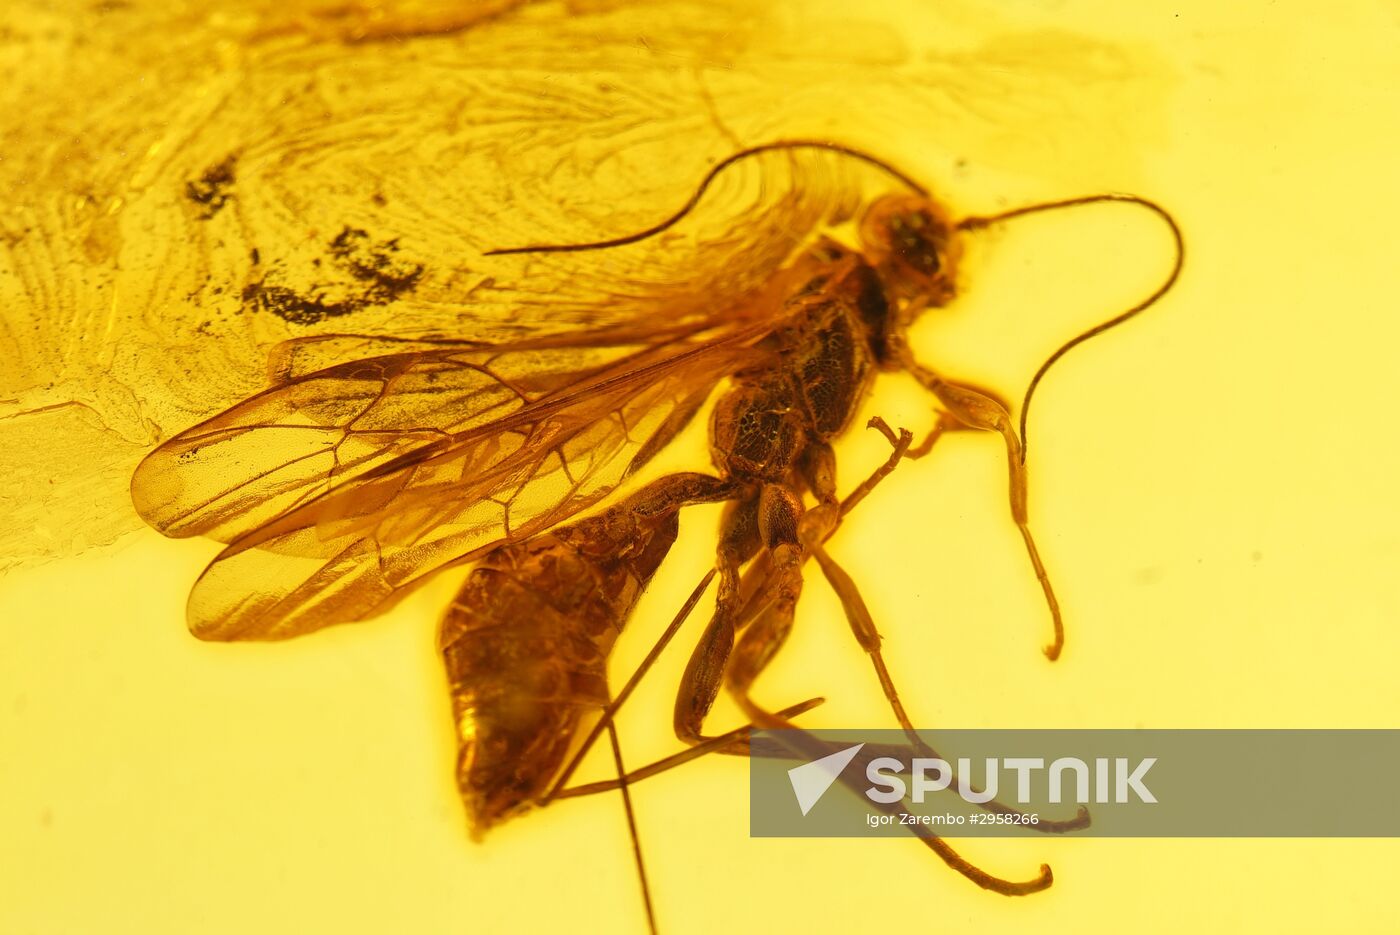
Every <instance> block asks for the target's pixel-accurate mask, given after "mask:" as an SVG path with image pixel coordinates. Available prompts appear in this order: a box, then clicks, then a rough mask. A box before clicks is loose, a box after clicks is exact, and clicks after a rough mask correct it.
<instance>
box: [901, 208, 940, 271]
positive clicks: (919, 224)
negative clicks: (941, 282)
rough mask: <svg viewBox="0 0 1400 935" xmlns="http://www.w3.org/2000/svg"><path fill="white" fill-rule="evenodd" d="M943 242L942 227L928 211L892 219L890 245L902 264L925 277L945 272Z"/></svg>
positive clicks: (903, 214)
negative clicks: (940, 250) (941, 247)
mask: <svg viewBox="0 0 1400 935" xmlns="http://www.w3.org/2000/svg"><path fill="white" fill-rule="evenodd" d="M942 239H943V228H942V225H941V224H939V223H938V221H937V220H936V219H935V218H934V217H932V216H931V215H930V214H929V213H928V212H927V211H914V212H909V213H901V214H893V215H891V216H890V246H891V247H893V248H894V252H895V255H896V256H898V257H899V259H900V261H901V262H903V263H904V264H905V265H907V266H909V267H910V268H911V269H913V270H914V271H915V272H916V273H919V274H920V275H922V276H929V277H933V276H937V275H938V273H939V272H940V271H941V270H942V269H943V258H942V256H941V255H940V253H939V248H940V246H941V240H942Z"/></svg>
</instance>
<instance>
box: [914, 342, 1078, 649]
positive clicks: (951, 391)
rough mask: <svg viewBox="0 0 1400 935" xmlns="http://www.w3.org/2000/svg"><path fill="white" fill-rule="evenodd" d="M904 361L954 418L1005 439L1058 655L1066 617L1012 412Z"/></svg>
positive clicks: (1017, 508)
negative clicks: (1038, 542) (1039, 537)
mask: <svg viewBox="0 0 1400 935" xmlns="http://www.w3.org/2000/svg"><path fill="white" fill-rule="evenodd" d="M903 363H904V367H905V369H906V370H908V371H909V373H910V374H912V375H913V377H914V379H916V380H918V381H919V382H920V383H921V384H923V386H924V388H925V389H927V390H928V391H929V392H930V393H932V394H933V395H934V396H935V397H937V399H938V401H939V402H940V403H942V404H943V406H944V407H945V408H946V409H947V410H948V414H949V415H950V416H951V417H952V418H954V419H956V420H957V421H958V422H960V423H962V424H963V425H965V426H967V427H968V428H972V429H979V430H982V431H987V432H996V433H998V434H999V435H1001V437H1002V439H1003V440H1004V441H1005V442H1006V459H1007V468H1008V470H1009V472H1010V481H1011V490H1010V495H1011V518H1012V519H1013V520H1014V521H1015V522H1016V528H1017V529H1018V530H1020V532H1021V538H1022V539H1023V540H1024V541H1025V543H1026V554H1027V555H1028V556H1029V557H1030V560H1031V565H1032V567H1033V568H1034V569H1035V577H1036V580H1038V581H1039V582H1040V589H1041V591H1043V592H1044V594H1045V602H1046V604H1047V605H1048V606H1049V608H1050V618H1051V622H1052V624H1053V626H1054V639H1053V640H1052V641H1051V643H1050V645H1049V646H1046V647H1045V649H1044V652H1045V655H1046V656H1048V657H1049V658H1050V659H1051V660H1052V661H1053V660H1055V659H1058V658H1059V656H1060V651H1061V650H1062V649H1064V645H1065V627H1064V621H1063V619H1062V618H1061V616H1060V602H1059V601H1058V600H1057V599H1056V598H1055V591H1054V589H1053V588H1052V587H1051V586H1050V576H1049V574H1048V573H1047V572H1046V571H1045V565H1044V563H1042V562H1041V560H1040V551H1039V550H1038V549H1037V548H1036V547H1035V539H1034V538H1033V537H1032V536H1031V530H1030V524H1029V521H1028V518H1027V513H1026V466H1025V463H1024V462H1023V461H1022V459H1021V441H1020V439H1019V438H1018V437H1017V435H1016V428H1015V425H1014V424H1013V423H1012V421H1011V414H1010V413H1009V412H1007V411H1006V407H1005V406H1003V405H1002V404H1001V403H999V402H997V401H996V400H995V399H993V398H992V397H991V396H990V395H988V394H987V393H984V392H982V391H980V390H976V389H973V388H972V387H970V386H965V385H962V384H958V383H952V382H949V381H948V380H945V379H943V378H942V377H940V376H939V375H938V374H936V373H934V372H933V371H932V370H929V369H927V368H925V367H922V366H920V365H919V364H918V363H916V362H915V361H914V360H913V358H912V357H910V356H909V355H908V353H907V352H906V353H905V355H904V362H903ZM938 432H939V429H937V428H936V429H935V434H934V435H932V436H931V437H930V441H929V444H930V445H932V439H934V438H936V437H937V433H938Z"/></svg>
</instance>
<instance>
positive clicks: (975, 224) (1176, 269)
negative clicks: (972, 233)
mask: <svg viewBox="0 0 1400 935" xmlns="http://www.w3.org/2000/svg"><path fill="white" fill-rule="evenodd" d="M1106 201H1117V202H1124V203H1127V204H1135V205H1139V206H1141V207H1144V208H1146V209H1148V210H1149V211H1151V212H1153V213H1154V214H1156V215H1157V216H1158V217H1160V218H1161V219H1162V220H1163V221H1165V222H1166V224H1167V227H1168V228H1169V229H1170V230H1171V234H1172V241H1173V242H1174V243H1175V245H1176V260H1175V261H1174V262H1173V263H1172V269H1171V272H1170V273H1168V274H1167V278H1166V279H1165V280H1164V281H1163V282H1162V284H1161V285H1160V286H1158V287H1157V288H1156V290H1154V291H1153V293H1152V294H1151V295H1149V296H1148V297H1147V298H1145V299H1143V300H1142V301H1141V302H1139V303H1137V304H1136V305H1134V306H1133V307H1132V308H1130V309H1128V310H1127V311H1126V312H1123V313H1122V314H1119V315H1116V316H1114V317H1113V318H1110V319H1109V320H1108V321H1106V322H1104V323H1103V324H1099V325H1095V326H1094V327H1092V328H1090V329H1089V330H1088V331H1085V332H1083V333H1082V334H1079V335H1076V336H1075V337H1073V338H1071V339H1070V340H1068V341H1066V342H1065V343H1064V344H1062V345H1060V347H1059V349H1057V350H1056V351H1055V353H1053V354H1051V355H1050V356H1049V357H1048V358H1046V360H1045V363H1043V364H1041V365H1040V369H1039V370H1037V371H1036V372H1035V376H1033V377H1031V382H1030V385H1029V386H1027V387H1026V395H1025V397H1024V399H1023V400H1022V401H1021V424H1020V433H1021V463H1022V464H1024V463H1025V461H1026V418H1027V416H1028V415H1029V414H1030V409H1031V397H1032V396H1033V395H1034V394H1035V390H1036V387H1037V386H1039V385H1040V381H1041V379H1043V378H1044V376H1045V373H1046V371H1048V370H1049V369H1050V368H1051V367H1052V366H1054V364H1055V362H1056V361H1058V360H1059V359H1060V358H1061V357H1064V356H1065V355H1066V354H1068V353H1069V352H1070V351H1071V350H1073V349H1074V348H1076V347H1078V346H1079V345H1080V344H1083V343H1084V342H1085V341H1087V340H1089V339H1090V338H1092V337H1095V336H1097V335H1100V334H1103V333H1104V332H1105V331H1108V330H1109V329H1110V328H1116V327H1118V326H1119V325H1121V324H1123V322H1125V321H1127V320H1128V319H1130V318H1134V317H1136V316H1137V315H1138V314H1140V313H1141V312H1142V311H1143V310H1145V309H1146V308H1148V307H1149V306H1150V305H1152V304H1153V303H1154V302H1156V301H1157V300H1158V299H1160V298H1161V297H1162V296H1164V295H1166V294H1167V292H1168V291H1170V290H1171V288H1172V286H1174V285H1176V280H1177V278H1178V277H1179V276H1180V275H1181V266H1182V264H1183V263H1184V262H1185V260H1186V240H1185V238H1184V237H1183V236H1182V234H1181V228H1180V227H1179V226H1178V225H1177V223H1176V218H1174V217H1172V215H1171V212H1169V211H1168V210H1167V209H1166V208H1163V207H1162V206H1161V205H1159V204H1157V203H1156V202H1155V201H1152V200H1150V199H1147V198H1143V197H1141V196H1139V195H1125V194H1117V193H1110V194H1104V195H1084V196H1082V197H1079V198H1065V199H1063V200H1060V201H1047V202H1043V203H1041V204H1035V205H1027V206H1025V207H1023V208H1013V209H1011V210H1010V211H1003V212H1001V213H999V214H989V215H985V216H979V217H969V218H964V219H963V220H962V221H960V222H959V223H958V227H959V228H960V229H962V230H977V229H979V228H983V227H989V226H991V225H992V224H997V223H1000V222H1001V221H1008V220H1010V219H1012V218H1015V217H1020V216H1022V215H1026V214H1035V213H1037V212H1040V211H1057V210H1059V209H1061V208H1075V207H1079V206H1080V205H1089V204H1096V203H1099V202H1106Z"/></svg>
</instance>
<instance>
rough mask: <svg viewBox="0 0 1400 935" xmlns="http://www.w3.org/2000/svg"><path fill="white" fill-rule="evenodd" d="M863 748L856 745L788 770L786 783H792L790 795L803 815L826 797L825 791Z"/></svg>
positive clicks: (860, 745) (860, 744)
mask: <svg viewBox="0 0 1400 935" xmlns="http://www.w3.org/2000/svg"><path fill="white" fill-rule="evenodd" d="M863 746H865V744H863V743H858V744H856V745H855V746H854V747H847V748H846V749H844V750H838V751H836V752H835V753H832V754H829V755H827V756H824V757H822V758H821V759H819V760H813V761H812V762H810V763H803V764H802V765H801V766H794V767H793V768H792V769H790V770H788V782H790V783H792V794H793V795H795V796H797V806H798V808H800V809H802V814H803V815H806V814H807V813H808V812H810V811H811V810H812V807H813V806H814V805H816V804H817V802H819V801H821V797H822V796H824V795H826V790H828V789H830V788H831V784H832V783H834V782H836V780H837V779H838V778H839V777H840V776H841V771H842V770H843V769H845V768H846V767H847V766H848V765H849V764H850V762H851V760H854V759H855V758H856V754H857V753H859V752H860V748H861V747H863Z"/></svg>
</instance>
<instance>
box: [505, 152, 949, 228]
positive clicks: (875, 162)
mask: <svg viewBox="0 0 1400 935" xmlns="http://www.w3.org/2000/svg"><path fill="white" fill-rule="evenodd" d="M794 149H817V150H825V151H827V152H832V153H837V154H839V155H842V156H847V157H849V158H851V159H855V160H857V161H859V162H864V163H866V164H867V165H871V166H874V167H875V168H877V169H879V170H881V171H882V172H885V173H886V174H888V175H890V176H891V177H893V178H894V179H896V180H897V181H898V182H900V184H902V185H905V186H906V187H908V188H910V189H911V190H913V191H914V192H916V193H918V194H920V195H923V196H924V197H926V198H927V197H928V189H926V188H924V186H922V185H920V184H919V183H918V182H916V181H914V179H913V178H912V177H911V176H909V175H907V174H905V173H904V172H901V171H900V170H899V169H896V168H895V167H894V166H893V165H891V164H890V163H888V162H886V161H885V160H883V159H881V158H879V157H878V156H874V155H871V154H870V153H867V152H865V151H863V150H859V149H855V148H854V147H851V146H846V145H843V144H841V143H832V142H830V141H828V140H775V141H774V142H772V143H761V144H759V145H758V146H750V147H749V148H748V149H741V150H739V151H738V152H736V153H732V154H731V155H729V156H726V157H725V158H724V159H722V160H720V161H719V162H717V163H716V164H715V165H714V166H712V167H711V168H710V171H709V172H707V173H705V177H704V178H703V179H701V180H700V185H699V186H698V187H697V188H696V189H695V191H694V192H693V193H691V196H690V198H689V200H687V201H686V203H685V204H684V205H682V206H681V208H680V210H679V211H677V212H676V213H675V214H672V215H671V216H670V217H668V218H667V219H666V220H664V221H661V222H659V223H657V224H653V225H652V226H651V227H648V228H646V229H645V230H640V231H637V232H636V233H633V234H626V235H624V236H622V237H613V238H611V239H609V240H597V241H594V242H592V243H570V244H531V245H530V246H527V247H502V248H500V249H496V250H487V251H486V252H485V253H484V254H483V256H506V255H509V254H513V253H579V252H582V251H584V250H606V249H608V248H610V247H622V246H626V245H627V244H632V243H637V242H638V241H641V240H646V239H647V238H648V237H655V236H656V235H657V234H659V233H661V232H662V231H664V230H666V229H667V228H668V227H671V226H673V225H674V224H676V222H678V221H679V220H680V219H681V218H683V217H685V216H686V215H687V214H689V213H690V212H691V211H692V210H693V209H694V208H695V206H696V205H697V204H699V203H700V199H701V198H702V197H704V194H705V192H706V190H707V189H708V188H709V187H710V183H711V182H713V181H714V180H715V177H716V176H718V175H719V174H720V173H721V172H723V171H724V170H725V169H728V168H729V167H730V166H732V165H734V164H735V163H736V162H739V161H741V160H744V159H748V158H750V157H752V156H757V155H759V154H761V153H769V152H777V151H781V150H794Z"/></svg>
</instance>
